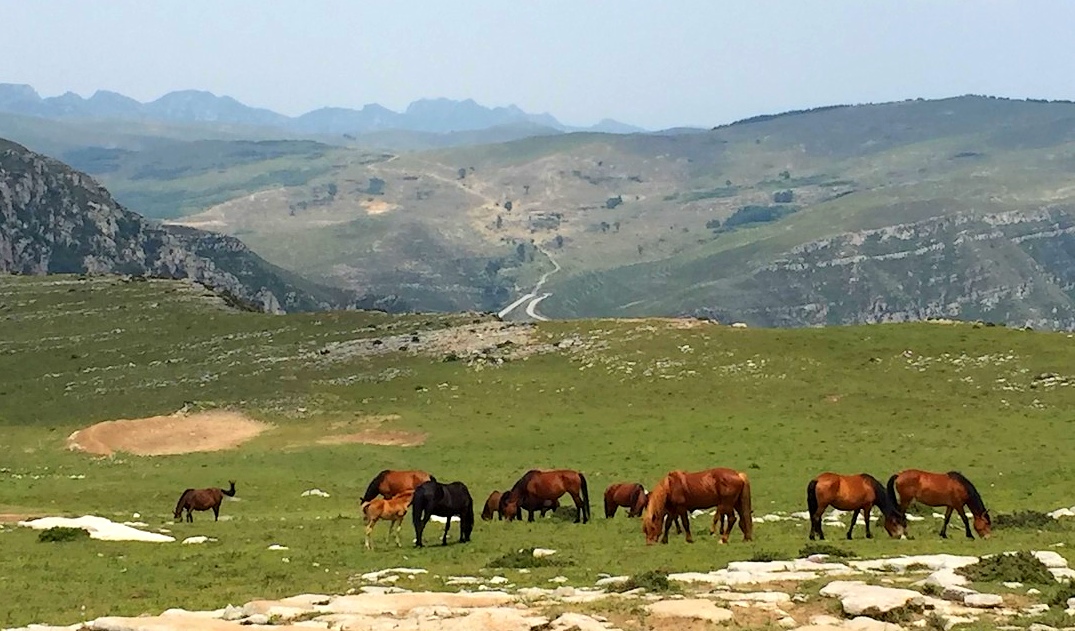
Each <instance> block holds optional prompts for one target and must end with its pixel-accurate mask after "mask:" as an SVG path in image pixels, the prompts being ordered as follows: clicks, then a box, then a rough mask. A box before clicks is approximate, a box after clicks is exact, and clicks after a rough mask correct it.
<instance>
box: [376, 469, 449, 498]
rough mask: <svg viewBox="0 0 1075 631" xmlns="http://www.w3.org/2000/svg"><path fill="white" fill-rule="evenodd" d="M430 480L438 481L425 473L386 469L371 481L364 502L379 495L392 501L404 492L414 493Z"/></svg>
mask: <svg viewBox="0 0 1075 631" xmlns="http://www.w3.org/2000/svg"><path fill="white" fill-rule="evenodd" d="M430 480H432V481H434V482H436V480H437V479H436V478H434V477H433V476H431V475H429V474H428V473H426V472H425V471H417V470H411V471H393V470H392V469H385V470H384V471H381V472H380V473H378V474H377V475H376V476H374V478H373V480H371V481H370V484H369V486H367V487H366V493H365V495H363V496H362V501H363V502H368V501H370V500H372V499H373V498H375V497H377V496H378V495H380V496H382V497H384V498H385V499H391V498H393V497H395V496H397V495H399V494H400V493H403V492H404V491H413V490H414V489H416V488H418V485H419V484H422V483H423V482H429V481H430Z"/></svg>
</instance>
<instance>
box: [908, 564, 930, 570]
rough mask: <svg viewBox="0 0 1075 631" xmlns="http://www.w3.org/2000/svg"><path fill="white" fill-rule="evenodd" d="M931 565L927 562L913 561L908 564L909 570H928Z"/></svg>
mask: <svg viewBox="0 0 1075 631" xmlns="http://www.w3.org/2000/svg"><path fill="white" fill-rule="evenodd" d="M929 570H930V567H929V566H928V565H926V564H925V563H912V564H910V565H908V566H907V571H908V572H928V571H929Z"/></svg>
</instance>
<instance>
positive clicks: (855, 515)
mask: <svg viewBox="0 0 1075 631" xmlns="http://www.w3.org/2000/svg"><path fill="white" fill-rule="evenodd" d="M858 518H859V509H857V508H856V509H855V512H853V513H851V527H850V528H848V529H847V538H848V539H850V538H851V533H852V531H854V530H855V522H856V521H858ZM866 529H867V530H869V529H870V522H869V521H868V520H867V522H866Z"/></svg>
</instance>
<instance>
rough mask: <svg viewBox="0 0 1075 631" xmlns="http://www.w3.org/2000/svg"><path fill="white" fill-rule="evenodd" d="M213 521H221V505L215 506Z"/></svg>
mask: <svg viewBox="0 0 1075 631" xmlns="http://www.w3.org/2000/svg"><path fill="white" fill-rule="evenodd" d="M213 521H220V504H217V505H215V506H213Z"/></svg>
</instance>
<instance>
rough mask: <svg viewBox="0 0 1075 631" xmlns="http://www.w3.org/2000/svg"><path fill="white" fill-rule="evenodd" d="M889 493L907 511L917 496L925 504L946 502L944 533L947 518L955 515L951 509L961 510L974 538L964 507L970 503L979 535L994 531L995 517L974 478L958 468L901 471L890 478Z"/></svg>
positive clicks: (969, 535) (946, 528) (961, 514)
mask: <svg viewBox="0 0 1075 631" xmlns="http://www.w3.org/2000/svg"><path fill="white" fill-rule="evenodd" d="M888 496H889V498H890V499H891V500H892V501H893V502H894V503H896V504H897V505H898V506H899V507H900V510H902V511H904V512H906V511H907V507H908V506H910V505H911V502H912V501H915V500H917V501H918V502H919V503H921V504H925V505H926V506H947V507H948V510H947V511H945V513H944V525H943V526H941V537H943V538H945V539H947V538H948V521H949V520H950V519H952V511H958V512H959V516H960V517H961V518H962V519H963V527H964V528H965V529H966V531H967V537H968V538H970V539H973V538H974V535H972V534H971V532H970V523H969V522H968V521H967V514H966V513H964V512H963V507H964V506H968V507H970V512H971V514H972V515H974V530H975V531H976V532H977V533H978V536H979V537H981V538H983V539H987V538H989V535H990V534H991V533H992V532H993V520H992V518H991V517H990V516H989V510H988V509H987V508H986V507H985V503H984V502H983V501H982V496H981V495H979V494H978V489H976V488H974V485H973V484H971V481H970V480H968V479H967V478H965V477H963V474H962V473H960V472H958V471H949V472H948V473H931V472H929V471H919V470H918V469H907V470H906V471H900V472H899V473H897V474H896V475H894V476H892V477H891V478H889V479H888Z"/></svg>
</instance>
